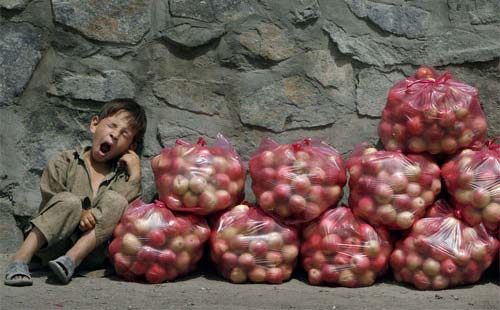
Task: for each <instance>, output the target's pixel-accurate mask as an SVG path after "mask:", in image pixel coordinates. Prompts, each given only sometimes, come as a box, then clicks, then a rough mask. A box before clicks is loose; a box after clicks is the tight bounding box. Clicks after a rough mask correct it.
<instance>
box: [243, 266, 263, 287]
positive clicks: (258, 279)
mask: <svg viewBox="0 0 500 310" xmlns="http://www.w3.org/2000/svg"><path fill="white" fill-rule="evenodd" d="M266 275H267V273H266V269H264V268H263V267H259V266H256V267H254V268H253V269H252V270H251V271H250V272H249V273H248V279H249V280H250V281H252V282H254V283H262V282H264V281H266Z"/></svg>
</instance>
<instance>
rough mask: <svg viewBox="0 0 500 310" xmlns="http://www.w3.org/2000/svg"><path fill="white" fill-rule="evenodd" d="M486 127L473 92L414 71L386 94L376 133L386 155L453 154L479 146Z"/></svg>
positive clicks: (425, 71) (446, 75)
mask: <svg viewBox="0 0 500 310" xmlns="http://www.w3.org/2000/svg"><path fill="white" fill-rule="evenodd" d="M486 127H487V124H486V119H485V116H484V113H483V111H482V109H481V106H480V104H479V97H478V91H477V89H476V88H474V87H472V86H470V85H467V84H463V83H460V82H458V81H456V80H453V78H452V76H451V74H450V73H448V72H446V73H444V74H443V75H441V76H438V74H437V73H436V72H435V71H434V70H433V69H432V68H430V67H420V68H419V69H418V70H417V72H416V74H415V76H412V77H409V78H407V79H406V80H403V81H401V82H398V83H397V84H396V85H394V86H393V87H392V88H391V89H390V90H389V94H388V98H387V105H386V106H385V108H384V110H383V112H382V120H381V122H380V124H379V127H378V133H379V136H380V139H381V140H382V143H383V144H384V147H385V149H386V150H388V151H396V150H400V151H403V152H410V153H422V152H429V153H431V154H454V153H456V152H457V151H458V150H460V149H463V148H468V147H473V146H478V145H481V144H482V143H483V142H484V139H485V137H486Z"/></svg>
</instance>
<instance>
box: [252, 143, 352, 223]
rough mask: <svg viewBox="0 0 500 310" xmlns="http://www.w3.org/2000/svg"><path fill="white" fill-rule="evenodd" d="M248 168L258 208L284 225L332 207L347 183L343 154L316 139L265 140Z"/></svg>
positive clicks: (310, 216) (300, 220) (309, 219)
mask: <svg viewBox="0 0 500 310" xmlns="http://www.w3.org/2000/svg"><path fill="white" fill-rule="evenodd" d="M249 169H250V176H251V177H252V190H253V192H254V193H255V196H256V198H257V201H258V203H259V207H260V208H262V209H263V210H264V211H265V212H266V213H268V214H270V215H272V216H274V217H276V218H278V219H279V220H280V221H283V222H284V223H285V224H296V223H304V222H308V221H311V220H313V219H314V218H316V217H318V216H319V215H320V214H321V213H322V212H323V211H324V210H326V209H327V208H328V207H330V206H335V205H336V204H337V202H338V201H339V200H340V199H341V198H342V195H343V190H342V188H343V187H344V185H345V183H346V174H345V166H344V162H343V160H342V157H341V156H340V154H339V153H338V152H337V151H336V150H335V149H334V148H332V147H331V146H329V145H328V144H326V143H325V142H323V141H321V140H319V139H304V140H300V141H297V142H295V143H292V144H278V143H276V142H275V141H273V140H272V139H264V140H262V142H261V143H260V145H259V147H258V148H257V150H256V151H255V153H254V154H253V155H252V157H251V158H250V161H249Z"/></svg>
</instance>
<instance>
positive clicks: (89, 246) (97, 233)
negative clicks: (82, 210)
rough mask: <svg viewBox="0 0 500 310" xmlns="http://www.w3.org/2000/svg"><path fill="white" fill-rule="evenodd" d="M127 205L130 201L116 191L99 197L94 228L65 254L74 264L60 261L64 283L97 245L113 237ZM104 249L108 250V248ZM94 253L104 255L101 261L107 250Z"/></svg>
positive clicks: (61, 277) (95, 209)
mask: <svg viewBox="0 0 500 310" xmlns="http://www.w3.org/2000/svg"><path fill="white" fill-rule="evenodd" d="M127 207H128V201H127V200H126V199H125V197H123V196H122V195H120V194H118V193H117V192H115V191H107V192H105V193H103V194H102V195H101V197H99V199H98V201H97V202H96V205H95V207H94V208H93V209H92V213H93V214H94V217H95V219H96V222H97V223H96V226H95V227H94V229H92V230H89V231H87V232H85V233H84V234H83V235H82V236H81V237H80V239H78V241H77V242H76V243H75V245H74V246H73V247H72V248H71V249H70V250H69V251H68V252H67V253H66V255H65V256H67V257H69V258H70V259H71V262H72V266H71V265H70V266H64V262H63V261H60V262H59V263H58V264H59V267H61V268H63V269H62V271H64V272H65V274H62V275H61V276H60V280H61V281H62V282H63V283H67V282H68V281H69V279H70V278H71V276H72V275H73V272H74V268H76V267H77V266H79V265H80V264H81V263H82V261H83V260H84V259H85V258H86V257H87V256H88V255H89V254H90V253H92V252H93V251H94V250H95V249H96V247H98V246H99V245H101V244H102V243H103V242H105V241H107V240H108V239H109V238H110V237H111V235H112V233H113V229H114V228H115V226H116V224H118V221H119V220H120V218H121V216H122V214H123V212H125V210H126V209H127ZM103 249H104V250H107V249H106V248H103ZM92 254H93V255H96V256H102V257H101V258H102V260H100V261H104V258H105V256H106V252H103V253H95V252H94V253H92ZM93 260H95V261H99V257H94V258H93ZM55 261H57V260H55ZM55 261H54V262H55ZM56 263H57V262H56ZM53 264H54V263H53ZM55 267H58V266H55ZM93 267H98V266H93Z"/></svg>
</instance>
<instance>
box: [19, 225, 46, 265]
mask: <svg viewBox="0 0 500 310" xmlns="http://www.w3.org/2000/svg"><path fill="white" fill-rule="evenodd" d="M46 243H47V239H45V236H44V235H43V234H42V232H41V231H40V230H39V229H38V228H37V227H36V226H34V227H33V229H31V231H30V232H29V233H28V236H26V239H24V241H23V243H22V244H21V247H20V248H19V249H18V250H17V252H16V254H15V255H14V260H15V261H18V262H23V263H26V264H28V263H29V262H30V261H31V258H33V255H34V254H35V252H36V251H38V250H39V249H40V248H41V247H42V246H43V245H45V244H46Z"/></svg>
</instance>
